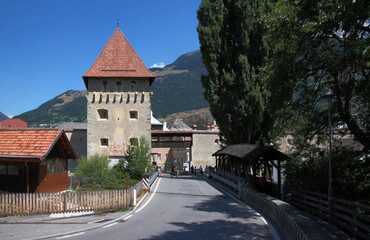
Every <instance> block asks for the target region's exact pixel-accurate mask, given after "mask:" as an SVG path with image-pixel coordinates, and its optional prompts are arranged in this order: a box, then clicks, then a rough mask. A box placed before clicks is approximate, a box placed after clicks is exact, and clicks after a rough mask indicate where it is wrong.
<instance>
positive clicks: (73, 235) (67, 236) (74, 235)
mask: <svg viewBox="0 0 370 240" xmlns="http://www.w3.org/2000/svg"><path fill="white" fill-rule="evenodd" d="M83 234H85V232H80V233H75V234H70V235H65V236H63V237H57V238H56V239H65V238H71V237H76V236H80V235H83Z"/></svg>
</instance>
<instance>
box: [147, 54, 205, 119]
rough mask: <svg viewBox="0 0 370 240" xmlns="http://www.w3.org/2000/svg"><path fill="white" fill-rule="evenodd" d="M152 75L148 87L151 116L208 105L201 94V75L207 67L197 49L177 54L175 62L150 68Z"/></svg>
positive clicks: (160, 115)
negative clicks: (160, 67) (150, 97)
mask: <svg viewBox="0 0 370 240" xmlns="http://www.w3.org/2000/svg"><path fill="white" fill-rule="evenodd" d="M151 70H152V71H153V72H154V73H155V74H156V75H157V78H156V79H155V81H154V83H153V85H152V87H151V91H152V92H153V93H154V98H153V99H152V110H153V113H154V116H155V117H160V118H161V117H162V118H163V117H165V116H168V115H170V114H172V113H177V112H183V111H189V110H195V109H200V108H204V107H208V106H209V105H208V102H207V101H206V100H205V99H204V96H203V92H204V89H203V86H202V83H201V81H200V78H201V75H202V74H206V73H207V71H206V69H205V67H204V65H203V62H202V58H201V53H200V51H199V50H198V51H194V52H190V53H187V54H184V55H182V56H180V57H179V58H178V59H177V60H176V61H175V62H173V63H172V64H169V65H167V66H166V67H164V68H162V69H159V68H155V69H151Z"/></svg>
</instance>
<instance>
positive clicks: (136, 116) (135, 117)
mask: <svg viewBox="0 0 370 240" xmlns="http://www.w3.org/2000/svg"><path fill="white" fill-rule="evenodd" d="M137 118H138V114H137V111H130V119H137Z"/></svg>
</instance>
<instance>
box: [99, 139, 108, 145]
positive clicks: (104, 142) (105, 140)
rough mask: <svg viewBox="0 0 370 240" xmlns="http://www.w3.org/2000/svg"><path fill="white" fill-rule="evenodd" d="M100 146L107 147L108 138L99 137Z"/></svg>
mask: <svg viewBox="0 0 370 240" xmlns="http://www.w3.org/2000/svg"><path fill="white" fill-rule="evenodd" d="M100 146H102V147H108V138H101V139H100Z"/></svg>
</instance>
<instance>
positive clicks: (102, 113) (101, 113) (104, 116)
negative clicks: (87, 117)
mask: <svg viewBox="0 0 370 240" xmlns="http://www.w3.org/2000/svg"><path fill="white" fill-rule="evenodd" d="M98 114H99V119H100V120H108V110H107V109H98Z"/></svg>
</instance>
